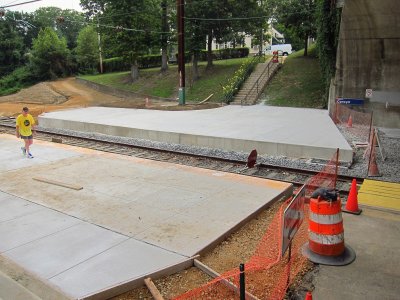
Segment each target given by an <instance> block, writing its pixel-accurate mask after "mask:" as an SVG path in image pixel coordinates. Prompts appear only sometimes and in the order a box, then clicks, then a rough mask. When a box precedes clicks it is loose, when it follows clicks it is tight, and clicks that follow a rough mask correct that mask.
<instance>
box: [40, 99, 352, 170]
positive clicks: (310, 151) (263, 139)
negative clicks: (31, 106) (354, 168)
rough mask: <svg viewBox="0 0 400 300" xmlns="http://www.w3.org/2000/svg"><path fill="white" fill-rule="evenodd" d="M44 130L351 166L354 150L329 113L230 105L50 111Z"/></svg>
mask: <svg viewBox="0 0 400 300" xmlns="http://www.w3.org/2000/svg"><path fill="white" fill-rule="evenodd" d="M39 124H40V126H42V127H45V128H61V129H70V130H76V131H83V132H97V133H103V134H109V135H115V136H125V137H134V138H141V139H147V140H152V141H159V142H168V143H175V144H184V145H192V146H201V147H209V148H218V149H223V150H227V151H241V152H246V153H250V151H251V150H253V149H257V151H258V153H259V154H268V155H274V156H287V157H292V158H319V159H331V158H332V157H333V155H334V153H335V151H336V149H337V148H339V149H340V160H342V161H344V162H351V161H352V158H353V151H352V149H351V147H350V145H349V144H348V143H347V141H346V140H345V139H344V137H343V136H342V135H341V133H340V132H339V130H338V129H337V128H336V126H335V124H334V123H333V122H332V120H331V119H330V117H329V115H328V112H327V111H326V110H318V109H304V108H287V107H271V106H261V105H257V106H245V107H240V106H237V105H232V106H226V107H222V108H217V109H208V110H194V111H157V110H146V109H122V108H105V107H90V108H85V109H73V110H64V111H58V112H50V113H45V114H42V115H41V116H39Z"/></svg>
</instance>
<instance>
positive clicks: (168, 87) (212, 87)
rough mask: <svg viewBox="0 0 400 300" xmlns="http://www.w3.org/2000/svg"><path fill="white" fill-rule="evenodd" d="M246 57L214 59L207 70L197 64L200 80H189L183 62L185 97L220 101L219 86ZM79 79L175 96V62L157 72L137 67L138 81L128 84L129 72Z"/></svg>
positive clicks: (125, 88)
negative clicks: (164, 69)
mask: <svg viewBox="0 0 400 300" xmlns="http://www.w3.org/2000/svg"><path fill="white" fill-rule="evenodd" d="M246 59H247V58H236V59H229V60H220V61H214V66H213V67H212V68H211V69H208V70H207V69H206V64H207V63H206V62H200V63H199V74H200V79H199V80H197V81H193V80H192V66H191V64H186V69H185V70H186V100H187V101H192V102H199V101H201V100H203V99H205V98H207V97H208V96H209V95H211V94H214V95H213V97H212V98H211V100H210V101H213V102H221V101H222V100H223V95H222V86H223V85H224V84H225V83H226V82H227V80H228V79H229V78H230V77H231V76H232V75H233V73H234V72H235V71H236V70H237V69H238V68H239V67H240V65H241V64H242V63H243V61H244V60H246ZM80 77H81V78H83V79H86V80H90V81H93V82H96V83H99V84H103V85H107V86H112V87H115V88H118V89H122V90H127V91H132V92H137V93H141V94H144V95H149V96H157V97H162V98H170V99H176V98H177V95H178V87H179V77H178V69H177V66H176V65H170V66H169V69H168V71H167V72H165V73H164V74H162V73H160V68H152V69H143V70H140V78H139V80H137V81H135V82H134V83H132V82H131V81H130V76H129V72H118V73H108V74H101V75H84V76H80Z"/></svg>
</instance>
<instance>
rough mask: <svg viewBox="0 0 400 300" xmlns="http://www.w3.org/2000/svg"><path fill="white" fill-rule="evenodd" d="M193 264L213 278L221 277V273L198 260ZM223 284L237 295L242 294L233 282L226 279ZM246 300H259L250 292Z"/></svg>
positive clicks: (223, 279) (222, 279)
mask: <svg viewBox="0 0 400 300" xmlns="http://www.w3.org/2000/svg"><path fill="white" fill-rule="evenodd" d="M193 264H194V266H195V267H197V268H199V269H200V270H202V271H203V272H204V273H206V274H207V275H209V276H211V277H212V278H217V277H219V276H221V275H220V274H219V273H217V272H215V271H214V270H213V269H211V268H210V267H208V266H206V265H205V264H203V263H202V262H201V261H199V260H197V259H195V260H194V261H193ZM221 282H222V283H223V284H225V286H227V287H228V288H229V289H231V290H233V291H234V292H235V293H237V294H238V295H239V294H240V289H239V288H238V287H237V286H236V285H234V284H233V283H232V282H230V281H228V280H226V279H225V278H221ZM246 299H251V300H259V299H258V298H257V297H256V296H254V295H252V294H250V293H249V292H246Z"/></svg>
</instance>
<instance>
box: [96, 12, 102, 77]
mask: <svg viewBox="0 0 400 300" xmlns="http://www.w3.org/2000/svg"><path fill="white" fill-rule="evenodd" d="M97 40H98V43H99V59H100V74H103V57H102V55H101V37H100V22H99V15H97Z"/></svg>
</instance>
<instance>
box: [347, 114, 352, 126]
mask: <svg viewBox="0 0 400 300" xmlns="http://www.w3.org/2000/svg"><path fill="white" fill-rule="evenodd" d="M347 127H353V118H352V117H351V115H350V116H349V120H348V121H347Z"/></svg>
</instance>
